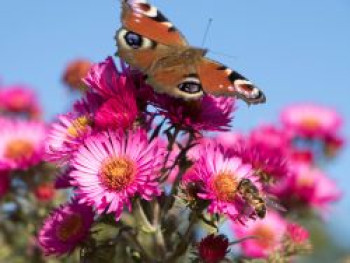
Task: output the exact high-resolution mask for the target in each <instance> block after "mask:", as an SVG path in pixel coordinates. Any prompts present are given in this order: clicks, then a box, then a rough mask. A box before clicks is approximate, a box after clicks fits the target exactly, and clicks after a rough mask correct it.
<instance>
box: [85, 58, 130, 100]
mask: <svg viewBox="0 0 350 263" xmlns="http://www.w3.org/2000/svg"><path fill="white" fill-rule="evenodd" d="M84 82H85V84H86V85H87V86H88V87H89V88H90V89H91V90H92V91H94V92H96V93H97V94H99V95H100V96H101V97H103V98H104V99H110V98H111V97H115V96H119V95H120V93H123V94H122V95H123V96H125V97H130V96H134V95H135V94H134V93H135V85H134V80H133V76H132V74H131V73H130V72H129V71H125V72H118V70H117V67H116V66H115V64H114V61H113V58H112V57H108V58H107V59H106V60H105V61H103V62H101V63H98V64H95V65H94V66H93V67H92V68H91V70H90V71H89V73H88V75H87V76H86V77H85V78H84Z"/></svg>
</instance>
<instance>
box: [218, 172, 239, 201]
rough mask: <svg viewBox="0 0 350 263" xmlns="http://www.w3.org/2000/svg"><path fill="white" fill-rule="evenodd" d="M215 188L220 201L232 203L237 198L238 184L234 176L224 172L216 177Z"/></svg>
mask: <svg viewBox="0 0 350 263" xmlns="http://www.w3.org/2000/svg"><path fill="white" fill-rule="evenodd" d="M213 186H214V189H215V192H216V194H217V197H218V199H220V200H222V201H227V202H230V201H233V200H234V198H235V196H236V193H237V186H238V182H237V180H236V178H235V176H234V175H233V174H231V173H227V172H222V173H220V174H218V175H217V176H216V177H215V179H214V182H213Z"/></svg>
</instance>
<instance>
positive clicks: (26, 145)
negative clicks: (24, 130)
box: [5, 139, 34, 160]
mask: <svg viewBox="0 0 350 263" xmlns="http://www.w3.org/2000/svg"><path fill="white" fill-rule="evenodd" d="M33 153H34V146H33V144H32V142H30V141H28V140H24V139H14V140H12V141H10V142H8V144H7V147H6V149H5V157H6V158H9V159H13V160H19V159H23V158H28V157H30V156H31V155H32V154H33Z"/></svg>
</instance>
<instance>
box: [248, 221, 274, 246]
mask: <svg viewBox="0 0 350 263" xmlns="http://www.w3.org/2000/svg"><path fill="white" fill-rule="evenodd" d="M252 236H255V237H257V238H256V242H257V243H258V245H259V246H260V247H262V248H264V249H269V248H271V247H272V246H273V245H274V243H275V234H274V232H273V231H272V229H271V228H270V227H268V226H258V227H256V228H255V229H254V231H253V233H252Z"/></svg>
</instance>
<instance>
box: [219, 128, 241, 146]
mask: <svg viewBox="0 0 350 263" xmlns="http://www.w3.org/2000/svg"><path fill="white" fill-rule="evenodd" d="M215 140H216V141H217V142H218V143H220V144H222V145H223V146H225V147H227V148H235V147H237V145H238V144H240V143H243V142H244V141H245V138H244V136H243V134H242V133H239V132H233V131H227V132H220V133H219V134H218V135H217V136H216V137H215Z"/></svg>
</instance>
